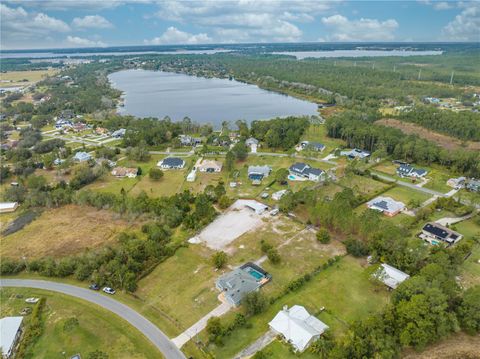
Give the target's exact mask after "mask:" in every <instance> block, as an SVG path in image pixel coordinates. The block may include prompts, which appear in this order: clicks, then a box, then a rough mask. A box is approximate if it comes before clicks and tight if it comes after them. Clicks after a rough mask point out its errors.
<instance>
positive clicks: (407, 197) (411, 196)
mask: <svg viewBox="0 0 480 359" xmlns="http://www.w3.org/2000/svg"><path fill="white" fill-rule="evenodd" d="M382 196H386V197H391V198H393V199H394V200H396V201H400V202H403V203H405V205H407V207H408V203H409V202H410V201H412V200H415V201H419V202H425V201H426V200H427V199H429V198H430V197H431V196H430V195H428V194H426V193H424V192H420V191H416V190H414V189H411V188H407V187H404V186H396V187H394V188H392V189H390V190H388V191H387V192H385V193H383V194H382Z"/></svg>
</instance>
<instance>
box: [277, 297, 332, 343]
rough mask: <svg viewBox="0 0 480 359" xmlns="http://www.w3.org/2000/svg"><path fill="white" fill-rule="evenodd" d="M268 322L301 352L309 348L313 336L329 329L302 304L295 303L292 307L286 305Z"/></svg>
mask: <svg viewBox="0 0 480 359" xmlns="http://www.w3.org/2000/svg"><path fill="white" fill-rule="evenodd" d="M268 324H269V326H270V327H271V328H272V329H273V330H275V331H276V332H278V333H281V334H282V335H283V336H284V337H285V339H286V340H287V341H288V342H289V343H291V344H292V345H293V346H294V347H295V349H297V350H298V351H300V352H302V351H304V350H305V349H306V348H307V346H308V345H309V344H310V343H311V340H312V338H314V337H317V336H319V335H321V334H323V333H324V332H325V330H327V329H328V326H327V325H326V324H325V323H323V322H322V321H320V320H319V319H317V318H315V317H314V316H313V315H310V313H308V311H307V310H306V309H305V308H304V307H302V306H300V305H294V306H293V307H291V308H290V309H288V307H285V308H284V309H282V310H281V311H279V312H278V313H277V315H276V316H275V318H273V319H272V321H271V322H270V323H268Z"/></svg>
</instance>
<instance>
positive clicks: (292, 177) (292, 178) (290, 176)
mask: <svg viewBox="0 0 480 359" xmlns="http://www.w3.org/2000/svg"><path fill="white" fill-rule="evenodd" d="M288 179H289V180H292V181H294V180H296V179H297V177H295V176H294V175H288Z"/></svg>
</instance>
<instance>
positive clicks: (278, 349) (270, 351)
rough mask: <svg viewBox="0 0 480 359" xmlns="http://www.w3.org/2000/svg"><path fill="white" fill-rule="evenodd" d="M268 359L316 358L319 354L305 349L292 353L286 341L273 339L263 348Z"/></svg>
mask: <svg viewBox="0 0 480 359" xmlns="http://www.w3.org/2000/svg"><path fill="white" fill-rule="evenodd" d="M263 351H264V352H265V353H266V354H267V355H268V358H269V359H297V358H301V359H318V358H319V356H318V355H315V354H312V353H310V352H309V351H308V349H307V350H305V351H304V352H303V353H302V354H296V353H293V352H292V351H291V350H290V346H289V345H288V344H287V343H284V342H282V341H279V340H278V339H275V340H274V341H273V342H272V343H271V344H269V345H268V346H267V347H265V349H264V350H263Z"/></svg>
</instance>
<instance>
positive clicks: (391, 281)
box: [373, 263, 410, 289]
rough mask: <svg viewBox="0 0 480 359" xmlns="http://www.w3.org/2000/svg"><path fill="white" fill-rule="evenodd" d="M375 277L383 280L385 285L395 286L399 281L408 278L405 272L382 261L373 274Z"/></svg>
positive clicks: (393, 287)
mask: <svg viewBox="0 0 480 359" xmlns="http://www.w3.org/2000/svg"><path fill="white" fill-rule="evenodd" d="M373 275H374V276H375V278H377V279H378V280H380V281H381V282H383V283H384V284H385V285H386V286H387V287H390V288H392V289H395V288H397V287H398V286H399V285H400V283H402V282H403V281H405V280H407V279H408V278H410V276H409V275H408V274H407V273H404V272H402V271H401V270H398V269H397V268H394V267H392V266H390V265H388V264H385V263H382V265H381V267H380V268H378V270H377V271H376V272H375V273H374V274H373Z"/></svg>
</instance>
